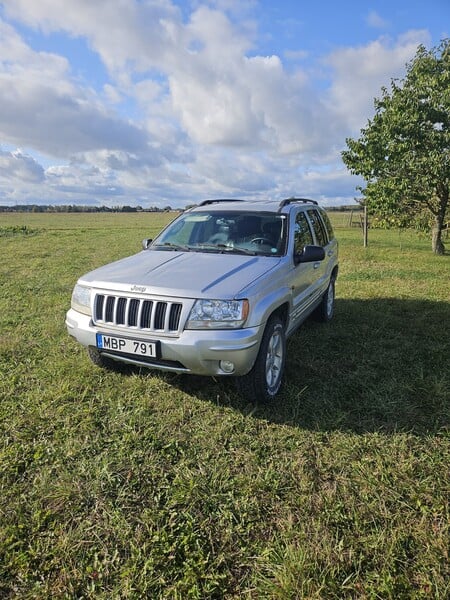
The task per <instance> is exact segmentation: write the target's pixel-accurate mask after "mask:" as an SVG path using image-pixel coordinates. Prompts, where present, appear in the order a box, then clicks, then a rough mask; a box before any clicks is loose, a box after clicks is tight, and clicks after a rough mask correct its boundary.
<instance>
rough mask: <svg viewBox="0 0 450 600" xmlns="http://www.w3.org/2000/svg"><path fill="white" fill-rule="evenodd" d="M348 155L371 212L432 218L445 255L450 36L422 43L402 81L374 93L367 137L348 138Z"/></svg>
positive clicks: (438, 249)
mask: <svg viewBox="0 0 450 600" xmlns="http://www.w3.org/2000/svg"><path fill="white" fill-rule="evenodd" d="M346 143H347V146H348V149H347V150H344V151H343V152H342V159H343V161H344V163H345V164H346V166H347V167H348V169H349V170H350V172H352V173H353V174H355V175H361V176H362V177H363V178H364V179H365V181H366V187H365V188H360V190H361V192H362V193H363V195H364V197H365V202H366V203H367V206H368V208H369V210H370V212H371V213H372V214H375V215H377V216H380V217H382V218H385V219H387V220H388V221H390V222H391V223H396V224H397V225H399V226H410V225H412V224H414V222H415V221H418V220H421V222H423V219H424V216H426V217H427V219H428V220H429V221H430V226H431V230H432V248H433V251H434V252H435V253H436V254H444V250H445V249H444V244H443V241H442V230H443V227H444V223H445V218H446V212H447V209H448V206H449V187H450V40H449V39H445V40H442V41H441V43H440V44H439V46H437V47H435V48H433V49H431V50H427V49H426V48H425V47H424V46H419V48H418V49H417V53H416V56H415V57H414V59H413V60H412V61H411V62H410V63H409V64H407V65H406V76H405V78H404V79H403V80H401V81H398V80H394V79H393V80H391V89H390V91H388V90H387V89H386V88H382V97H381V98H380V99H378V98H376V99H375V116H374V117H373V119H372V120H369V121H368V125H367V127H366V128H365V129H362V130H361V137H360V138H359V139H357V140H355V139H352V138H348V139H347V140H346Z"/></svg>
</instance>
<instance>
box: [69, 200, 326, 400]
mask: <svg viewBox="0 0 450 600" xmlns="http://www.w3.org/2000/svg"><path fill="white" fill-rule="evenodd" d="M143 247H144V249H143V250H142V251H141V252H139V253H138V254H135V255H133V256H130V257H128V258H124V259H122V260H119V261H117V262H114V263H111V264H109V265H106V266H104V267H100V268H99V269H96V270H95V271H91V272H90V273H88V274H86V275H83V276H82V277H81V278H80V279H79V280H78V282H77V284H76V285H75V288H74V290H73V294H72V307H71V309H70V310H69V311H68V313H67V317H66V325H67V329H68V332H69V333H70V335H72V336H73V337H75V338H76V339H77V340H78V341H79V342H80V343H81V344H83V345H84V346H86V347H87V349H88V352H89V356H90V358H91V359H92V361H93V362H94V363H95V364H96V365H98V366H102V367H106V368H115V367H117V366H119V364H120V363H131V364H134V365H139V366H144V367H148V368H151V369H159V370H163V371H172V372H176V373H193V374H197V375H210V376H217V375H223V376H234V378H235V380H236V383H237V385H238V389H239V390H240V392H241V394H243V395H245V396H246V397H247V398H249V399H250V400H252V401H257V400H267V399H270V398H273V397H274V396H275V395H276V394H277V393H278V391H279V390H280V386H281V383H282V378H283V371H284V366H285V360H286V338H287V337H288V336H289V335H291V334H292V333H293V332H294V331H295V330H296V329H297V327H298V326H299V325H300V324H301V323H302V322H303V321H304V320H305V319H306V318H307V317H308V316H309V315H310V314H311V313H313V312H314V313H315V315H316V316H317V317H318V318H319V319H320V320H322V321H329V320H330V319H331V317H332V316H333V311H334V286H335V281H336V277H337V273H338V245H337V241H336V239H335V237H334V234H333V229H332V227H331V224H330V221H329V219H328V216H327V214H326V213H325V211H324V210H323V209H321V208H320V207H319V206H318V205H317V203H316V202H314V201H312V200H305V199H299V198H289V199H287V200H283V201H281V202H280V201H262V202H261V201H258V202H249V201H241V200H206V201H205V202H203V203H201V204H200V205H199V206H196V207H195V208H192V209H190V210H186V211H185V212H184V213H182V214H181V215H180V216H179V217H178V218H176V219H175V220H174V221H172V223H170V224H169V225H168V226H167V227H166V228H165V229H164V230H163V231H162V232H161V233H160V234H159V235H158V236H157V238H156V239H154V240H144V242H143Z"/></svg>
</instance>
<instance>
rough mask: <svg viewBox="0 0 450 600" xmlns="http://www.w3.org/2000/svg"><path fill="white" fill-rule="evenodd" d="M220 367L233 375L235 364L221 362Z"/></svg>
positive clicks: (228, 361)
mask: <svg viewBox="0 0 450 600" xmlns="http://www.w3.org/2000/svg"><path fill="white" fill-rule="evenodd" d="M219 367H220V368H221V369H222V371H223V372H224V373H232V372H233V371H234V363H232V362H231V360H221V361H220V363H219Z"/></svg>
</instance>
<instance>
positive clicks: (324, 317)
mask: <svg viewBox="0 0 450 600" xmlns="http://www.w3.org/2000/svg"><path fill="white" fill-rule="evenodd" d="M335 283H336V278H335V277H331V279H330V283H329V284H328V287H327V291H326V292H325V294H324V295H323V298H322V301H321V303H320V304H319V306H318V307H317V308H316V310H315V312H314V316H315V318H316V319H317V320H318V321H322V322H327V321H331V319H332V318H333V315H334V296H335Z"/></svg>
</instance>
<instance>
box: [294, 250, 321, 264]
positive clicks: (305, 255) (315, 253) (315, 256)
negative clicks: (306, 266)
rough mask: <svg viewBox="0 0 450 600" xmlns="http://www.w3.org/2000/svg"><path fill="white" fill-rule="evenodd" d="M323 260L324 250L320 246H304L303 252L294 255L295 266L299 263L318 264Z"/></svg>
mask: <svg viewBox="0 0 450 600" xmlns="http://www.w3.org/2000/svg"><path fill="white" fill-rule="evenodd" d="M324 258H325V250H324V249H323V248H322V246H305V247H304V248H303V252H301V253H300V254H294V262H295V264H296V265H298V264H300V263H310V262H319V261H321V260H323V259H324Z"/></svg>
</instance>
